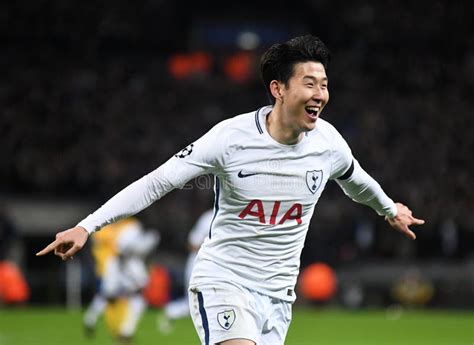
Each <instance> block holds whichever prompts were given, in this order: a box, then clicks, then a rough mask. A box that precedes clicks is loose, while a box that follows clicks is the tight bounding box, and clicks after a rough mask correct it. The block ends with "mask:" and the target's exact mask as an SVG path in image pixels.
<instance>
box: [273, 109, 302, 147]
mask: <svg viewBox="0 0 474 345" xmlns="http://www.w3.org/2000/svg"><path fill="white" fill-rule="evenodd" d="M265 124H266V126H267V131H268V134H270V136H271V137H272V138H273V139H275V140H276V141H277V142H279V143H280V144H284V145H294V144H297V143H299V142H300V141H301V139H303V136H304V133H303V132H302V131H301V130H297V129H296V128H294V127H292V126H291V124H290V123H287V122H285V119H284V116H282V114H281V110H279V109H277V107H276V106H275V107H273V110H272V111H271V112H270V113H269V114H268V115H267V118H266V121H265Z"/></svg>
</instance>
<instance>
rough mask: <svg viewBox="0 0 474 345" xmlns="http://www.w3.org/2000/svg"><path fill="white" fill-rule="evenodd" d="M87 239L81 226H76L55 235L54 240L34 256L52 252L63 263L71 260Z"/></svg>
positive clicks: (87, 234)
mask: <svg viewBox="0 0 474 345" xmlns="http://www.w3.org/2000/svg"><path fill="white" fill-rule="evenodd" d="M88 237H89V233H88V232H87V230H86V229H84V228H83V227H82V226H76V227H74V228H71V229H68V230H65V231H62V232H58V233H57V234H56V240H54V241H53V242H51V243H50V244H49V245H48V246H46V247H45V248H44V249H43V250H41V251H39V252H38V253H36V256H41V255H45V254H48V253H50V252H52V251H54V255H57V256H59V257H60V258H61V259H63V260H64V261H65V260H68V259H72V258H73V255H74V254H76V253H77V252H78V251H79V250H81V249H82V247H84V244H85V243H86V241H87V238H88Z"/></svg>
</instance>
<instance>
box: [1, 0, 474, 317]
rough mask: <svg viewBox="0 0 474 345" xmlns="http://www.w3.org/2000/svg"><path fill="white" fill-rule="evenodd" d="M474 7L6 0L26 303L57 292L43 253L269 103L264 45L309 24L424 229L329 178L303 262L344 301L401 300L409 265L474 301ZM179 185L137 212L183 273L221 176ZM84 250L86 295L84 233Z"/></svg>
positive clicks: (348, 121)
mask: <svg viewBox="0 0 474 345" xmlns="http://www.w3.org/2000/svg"><path fill="white" fill-rule="evenodd" d="M473 7H474V6H473V5H472V4H471V3H470V2H468V1H410V2H409V1H401V2H400V1H385V2H379V1H375V0H372V1H371V0H357V1H351V2H346V1H333V0H332V1H316V0H313V1H299V2H290V1H254V2H231V3H226V4H225V5H224V4H222V3H221V4H220V5H216V3H214V2H210V3H206V2H203V3H200V2H193V3H188V2H182V1H163V0H148V1H139V2H132V1H123V0H114V1H99V2H90V1H77V0H69V1H59V0H38V1H27V0H16V1H12V0H10V1H3V2H2V3H1V4H0V44H1V48H2V49H1V53H0V71H1V77H0V114H1V117H0V138H1V139H0V140H1V146H0V153H1V158H2V159H1V161H0V166H1V168H0V179H1V181H3V183H1V184H0V197H1V204H2V205H1V206H2V210H3V212H2V213H3V218H4V221H3V223H2V224H7V225H1V226H2V229H3V230H2V232H0V234H2V238H1V243H2V246H1V250H2V252H3V254H2V255H3V256H4V257H8V258H10V259H12V260H14V261H15V262H17V263H18V264H19V265H20V267H21V268H22V270H23V272H24V274H25V276H26V278H27V280H28V282H29V284H30V286H31V288H32V296H31V303H45V302H48V303H62V301H63V300H64V298H66V297H65V293H64V292H63V291H64V289H63V287H64V284H65V281H64V279H65V278H64V276H65V274H66V273H65V268H64V267H65V265H63V264H61V263H60V262H59V260H56V258H54V257H52V256H51V257H45V258H36V257H35V256H34V253H36V252H37V251H38V250H39V249H41V248H42V247H43V246H44V245H46V244H47V243H48V242H50V240H51V239H52V238H53V236H54V234H55V233H56V232H57V231H59V230H63V229H66V228H68V227H71V226H73V225H75V224H76V223H77V222H78V221H79V220H81V219H82V218H84V217H85V216H86V215H87V214H88V213H89V212H91V211H93V210H94V209H96V208H97V207H98V206H100V205H101V204H102V203H103V202H104V201H106V200H107V199H108V198H109V197H111V196H112V195H114V194H115V193H116V192H118V191H119V190H120V189H121V188H123V187H125V186H126V185H128V184H129V183H131V182H133V181H134V180H136V179H138V178H140V177H141V176H143V175H144V174H146V173H148V172H149V171H151V170H153V169H155V168H156V167H158V166H159V165H160V164H161V163H163V162H164V161H165V160H167V159H168V158H169V157H170V156H171V155H173V154H175V153H176V152H177V151H179V150H180V149H181V148H183V147H185V146H186V145H188V144H189V143H191V142H192V141H194V140H195V139H197V138H198V137H200V136H201V135H202V134H204V133H205V132H206V131H207V130H208V129H209V128H210V127H211V126H212V125H214V124H215V123H217V122H219V121H221V120H223V119H225V118H228V117H231V116H234V115H238V114H240V113H243V112H247V111H252V110H255V109H257V108H258V107H260V106H262V105H265V104H267V103H268V99H267V96H266V94H265V89H264V87H263V85H262V83H261V81H260V79H259V75H258V61H259V57H260V54H261V53H262V52H263V51H264V50H265V49H266V48H268V46H269V45H270V44H272V43H275V42H281V41H284V40H286V39H288V38H290V37H292V36H295V35H299V34H306V33H312V34H315V35H317V36H319V37H321V39H322V40H323V41H324V42H325V43H326V44H327V45H328V47H329V48H330V50H331V51H332V54H333V59H332V63H331V65H330V68H329V70H328V76H329V79H330V94H331V100H330V102H329V104H328V106H327V107H326V109H325V112H324V114H323V118H325V119H327V120H328V121H330V122H331V123H333V124H334V125H335V126H336V127H337V128H338V129H339V131H340V132H341V133H342V134H343V136H344V137H345V138H346V140H347V141H348V143H349V144H350V146H351V148H352V150H353V153H354V155H355V156H356V157H357V159H358V160H359V161H360V162H361V164H362V166H363V167H364V168H365V169H366V170H367V171H368V172H369V173H370V174H371V175H372V176H374V177H375V178H376V179H377V180H378V181H379V182H380V184H381V185H382V186H383V187H384V189H385V191H386V192H387V193H388V194H389V195H390V196H391V197H392V198H393V199H394V200H397V201H401V202H403V203H406V204H407V205H409V206H410V207H411V208H412V209H413V210H414V213H415V215H416V216H418V217H420V218H424V219H425V220H426V224H425V225H424V226H422V227H420V228H419V229H415V230H416V232H417V236H418V239H417V240H416V241H414V242H412V241H409V240H406V239H405V238H402V236H401V235H399V234H398V233H395V232H393V231H391V229H390V228H389V226H388V225H387V224H386V223H385V222H384V221H383V219H381V217H378V216H377V215H376V214H375V213H374V212H373V211H372V210H370V209H368V208H367V207H365V206H361V205H357V204H355V203H353V202H352V201H350V200H349V199H348V198H347V197H345V196H344V195H343V193H342V191H341V190H340V189H339V188H338V187H337V186H336V185H335V184H330V185H329V186H328V187H327V190H326V192H325V193H324V194H323V197H322V198H321V200H320V202H319V204H318V205H317V206H316V211H315V215H314V217H313V221H312V224H311V228H310V231H309V234H308V238H307V241H306V247H305V249H304V251H303V255H302V267H303V268H304V267H305V266H307V265H309V264H310V263H312V262H316V261H323V262H326V263H328V264H330V265H331V266H332V267H333V268H334V269H335V270H336V271H337V272H338V279H339V286H340V289H339V292H340V294H339V296H338V298H339V299H338V301H339V302H341V303H343V304H346V305H348V306H360V305H370V304H376V305H384V304H389V303H393V302H397V298H398V297H397V296H395V295H394V294H393V293H391V292H390V291H393V287H394V286H395V285H396V284H398V283H399V282H400V281H403V279H404V277H407V276H410V277H412V276H413V272H416V274H417V275H418V277H421V278H420V279H421V280H422V281H423V282H424V283H427V284H429V285H430V286H432V287H433V291H434V294H432V297H430V298H429V299H428V300H427V301H425V302H423V304H425V305H428V306H436V307H460V308H461V307H470V308H472V307H474V277H473V275H474V273H473V272H474V246H473V243H474V188H473V187H472V183H471V178H472V176H473V175H474V165H473V162H472V153H473V152H474V139H473V136H474V133H473V129H474V118H473V116H472V108H473V106H474V98H473V94H474V93H473V91H474V24H473V20H472V18H473V15H474V11H473ZM184 189H185V190H182V191H175V192H172V193H170V194H169V195H167V196H166V197H165V198H164V199H163V200H160V201H159V202H158V203H156V204H155V205H153V206H151V207H150V208H149V209H147V210H145V211H143V212H142V213H140V214H139V217H140V218H141V219H142V220H143V221H144V223H145V224H146V225H147V226H149V227H154V228H157V229H159V231H160V232H161V235H162V243H161V245H160V247H159V248H158V251H157V253H156V261H157V262H160V263H161V264H163V265H165V266H167V267H168V268H169V270H170V272H172V275H173V277H175V278H176V279H177V280H178V281H177V283H175V285H174V286H175V287H176V289H178V288H179V285H180V282H179V278H178V277H180V276H181V274H180V273H181V270H182V263H183V261H184V258H185V256H186V236H187V233H188V231H189V229H190V227H191V226H192V225H193V223H194V221H195V220H196V219H197V217H198V216H199V215H200V213H201V212H203V211H204V210H206V209H207V208H208V207H210V206H211V204H212V198H213V191H212V179H211V178H207V179H206V178H203V179H200V180H198V181H192V182H190V183H189V184H188V185H187V186H186V187H185V188H184ZM8 224H9V225H8ZM80 262H81V266H82V270H83V275H82V277H83V278H82V285H83V289H82V295H83V297H84V298H88V296H90V293H91V292H92V291H93V288H94V286H93V284H90V281H91V280H92V278H90V276H92V273H91V272H92V271H91V269H89V268H88V267H90V258H89V257H88V255H87V248H86V250H85V251H84V254H81V259H80ZM48 291H49V292H48ZM354 296H355V297H354ZM398 299H399V301H398V302H400V300H401V299H400V298H398Z"/></svg>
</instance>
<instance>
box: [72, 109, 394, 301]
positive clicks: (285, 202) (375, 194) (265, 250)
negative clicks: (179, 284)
mask: <svg viewBox="0 0 474 345" xmlns="http://www.w3.org/2000/svg"><path fill="white" fill-rule="evenodd" d="M271 109H272V108H271V107H270V106H268V107H263V108H260V109H259V110H257V111H254V112H251V113H247V114H243V115H239V116H236V117H233V118H231V119H227V120H224V121H222V122H220V123H218V124H217V125H216V126H214V127H213V128H212V129H211V130H210V131H209V132H207V133H206V134H205V135H204V136H202V137H201V138H199V139H198V140H197V141H195V142H194V143H192V144H190V145H189V146H187V147H186V148H184V149H183V150H181V151H180V152H179V153H177V154H176V155H175V156H174V157H172V158H171V159H170V160H168V161H167V162H166V163H165V164H163V165H162V166H160V167H159V168H158V169H156V170H155V171H153V172H151V173H150V174H148V175H146V176H144V177H143V178H142V179H141V180H138V181H136V182H135V183H133V184H132V185H130V186H128V187H127V188H125V189H124V190H123V191H122V192H120V193H119V194H117V195H116V196H115V197H113V198H112V199H111V200H109V201H108V202H107V203H106V204H104V205H103V206H102V207H101V208H100V209H99V210H98V211H96V212H95V213H93V214H92V215H90V216H89V217H88V218H86V219H85V220H84V221H82V222H81V223H79V225H82V226H84V227H85V228H86V229H87V230H88V231H89V232H92V231H95V230H96V229H98V228H99V227H100V225H99V224H100V223H103V222H113V221H115V220H116V219H119V218H122V217H124V216H128V215H130V214H134V213H136V212H138V211H140V210H141V209H143V208H145V207H147V206H148V205H150V204H151V203H152V202H154V201H155V200H157V199H159V198H161V197H162V196H163V195H164V194H166V193H167V192H169V191H170V190H172V189H174V188H179V187H181V186H183V185H184V184H185V183H186V182H187V181H189V180H191V179H192V178H195V177H197V176H200V175H204V174H213V175H214V176H215V187H214V188H215V205H214V218H213V220H212V223H211V226H210V230H209V236H208V238H206V241H205V242H204V244H203V245H202V246H201V249H200V251H199V253H198V256H197V258H196V262H195V266H194V270H193V275H192V278H191V282H190V287H191V288H192V287H193V286H198V285H201V284H206V285H208V284H213V283H214V282H216V283H217V282H227V283H229V282H231V283H232V282H234V283H236V284H242V285H243V286H245V287H247V288H249V289H253V290H255V291H258V292H260V293H264V294H266V295H269V296H272V297H275V298H279V299H283V300H286V301H294V299H295V292H294V287H295V284H296V279H297V275H298V272H299V266H300V255H301V251H302V249H303V246H304V241H305V237H306V233H307V230H308V226H309V223H310V219H311V216H312V215H313V211H314V207H315V205H316V203H317V201H318V199H319V197H320V196H321V193H322V191H323V190H324V187H325V186H326V183H327V182H328V180H330V179H337V178H340V177H341V176H343V175H344V179H345V180H346V181H345V182H344V183H345V184H344V185H341V184H340V185H341V187H342V188H343V190H344V191H345V192H346V194H348V195H349V196H351V197H352V198H353V199H354V200H356V201H358V202H363V203H366V204H368V205H369V206H371V207H373V208H374V209H375V210H376V211H377V212H378V213H379V214H384V215H392V216H393V215H394V214H395V213H396V210H395V206H394V203H393V201H392V200H391V199H389V198H388V197H387V196H386V195H385V193H384V192H383V191H382V189H381V188H380V186H379V185H378V184H377V183H376V182H375V181H374V180H373V179H372V178H371V177H370V176H369V175H367V174H366V173H365V172H364V171H363V170H362V168H360V166H359V165H358V163H357V161H356V160H354V158H353V156H352V153H351V150H350V148H349V146H348V145H347V143H346V141H345V140H344V139H343V138H342V136H341V135H340V134H339V133H338V132H337V130H336V129H335V128H334V127H333V126H332V125H331V124H329V123H328V122H327V121H325V120H323V119H318V121H317V123H316V128H315V129H314V130H312V131H311V132H307V133H306V134H305V136H304V137H303V139H302V140H301V141H300V142H299V143H297V144H295V145H283V144H280V143H278V142H277V141H275V140H274V139H273V138H272V137H271V136H270V135H269V133H268V132H267V130H266V126H265V121H266V116H267V115H268V114H269V113H270V111H271ZM354 163H355V165H354ZM348 171H349V172H353V174H351V173H349V174H347V172H348ZM346 175H347V176H346ZM352 175H354V176H355V178H353V176H352ZM338 182H339V181H338Z"/></svg>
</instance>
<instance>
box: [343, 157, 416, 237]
mask: <svg viewBox="0 0 474 345" xmlns="http://www.w3.org/2000/svg"><path fill="white" fill-rule="evenodd" d="M351 168H352V169H351V171H350V174H348V175H349V176H343V177H342V178H338V179H336V182H337V183H338V184H339V186H340V187H341V188H342V190H343V191H344V193H345V194H346V195H347V196H349V197H350V198H351V199H352V200H354V201H356V202H359V203H362V204H365V205H367V206H370V207H371V208H373V209H374V210H375V211H376V212H377V213H378V214H379V215H382V216H385V220H387V221H388V223H389V224H390V225H391V226H392V228H394V229H395V230H397V231H399V232H401V233H402V234H404V235H405V236H407V237H408V238H410V239H412V240H414V239H416V236H415V233H414V232H413V231H412V230H411V229H410V228H409V226H411V225H421V224H424V223H425V221H424V220H422V219H417V218H415V217H413V215H412V211H411V210H410V209H409V208H408V207H406V206H405V205H403V204H401V203H394V202H393V201H392V199H390V198H389V197H388V196H387V195H386V194H385V192H384V191H383V189H382V187H380V185H379V184H378V183H377V181H375V180H374V179H373V178H372V177H371V176H370V175H369V174H367V173H366V172H365V171H364V169H362V167H361V166H360V165H359V163H358V162H357V161H356V160H354V161H353V166H352V167H351Z"/></svg>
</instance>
